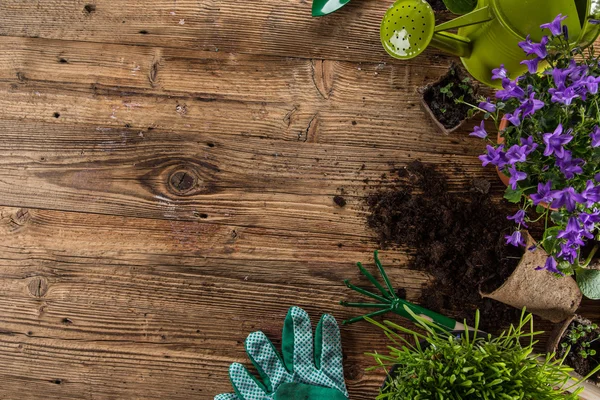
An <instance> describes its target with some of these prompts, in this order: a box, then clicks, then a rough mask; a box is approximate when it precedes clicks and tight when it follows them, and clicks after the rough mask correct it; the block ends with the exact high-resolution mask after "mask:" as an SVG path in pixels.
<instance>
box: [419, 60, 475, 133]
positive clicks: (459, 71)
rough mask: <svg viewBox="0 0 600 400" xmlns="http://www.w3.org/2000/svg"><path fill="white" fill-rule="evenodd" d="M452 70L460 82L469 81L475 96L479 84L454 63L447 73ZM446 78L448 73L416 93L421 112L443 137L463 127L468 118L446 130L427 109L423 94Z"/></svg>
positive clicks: (429, 109) (427, 105)
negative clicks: (418, 96)
mask: <svg viewBox="0 0 600 400" xmlns="http://www.w3.org/2000/svg"><path fill="white" fill-rule="evenodd" d="M452 68H454V69H455V71H456V73H457V75H458V77H459V78H460V79H461V80H462V79H464V78H469V79H471V85H472V86H473V94H474V95H476V94H477V91H478V89H479V84H478V83H477V81H475V80H472V78H471V77H470V76H469V74H467V72H465V71H464V70H463V69H462V68H461V67H459V66H458V65H457V64H456V63H454V62H453V63H452V65H451V66H450V68H449V69H448V71H450V70H451V69H452ZM446 76H448V73H446V74H444V75H442V76H441V77H440V78H439V79H438V80H437V81H435V82H433V83H429V84H427V85H426V86H423V87H420V88H417V93H419V95H420V104H421V108H422V109H423V111H424V112H425V113H426V114H427V115H429V117H430V118H431V120H432V121H433V123H434V124H435V126H436V127H437V128H438V130H439V131H440V132H441V133H443V134H445V135H449V134H450V133H452V132H454V131H455V130H457V129H458V128H460V127H461V126H463V124H464V123H465V121H466V120H467V119H469V117H465V118H464V119H463V120H462V121H460V122H459V123H458V124H457V125H456V126H453V127H452V128H446V127H445V126H444V124H442V123H441V122H440V121H438V119H437V117H436V116H435V114H434V113H433V111H432V110H431V108H429V104H427V101H425V93H426V92H427V91H428V90H429V89H431V88H432V87H434V86H436V85H438V84H439V83H440V82H442V81H443V80H444V79H445V78H446Z"/></svg>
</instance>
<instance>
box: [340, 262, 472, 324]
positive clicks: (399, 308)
mask: <svg viewBox="0 0 600 400" xmlns="http://www.w3.org/2000/svg"><path fill="white" fill-rule="evenodd" d="M374 258H375V265H377V269H378V270H379V273H380V274H381V277H382V279H383V282H384V285H385V287H384V286H383V285H382V284H381V283H379V282H378V281H377V279H376V278H375V277H374V276H373V275H372V274H371V273H370V272H369V271H367V270H366V269H365V268H364V267H363V266H362V264H361V263H357V264H356V265H357V266H358V269H359V270H360V272H361V273H362V274H363V275H364V276H365V277H366V278H367V279H368V280H369V282H371V283H372V284H373V285H375V287H376V288H377V289H378V290H379V294H378V293H373V292H369V291H367V290H365V289H361V288H359V287H357V286H354V285H353V284H351V283H350V281H348V280H345V281H344V283H345V284H346V286H347V287H348V288H350V289H352V290H354V291H356V292H358V293H360V294H362V295H364V296H367V297H370V298H372V299H374V300H376V301H377V303H349V302H346V301H342V302H340V304H341V305H343V306H346V307H360V308H372V309H377V311H374V312H371V313H369V314H366V315H362V316H360V317H355V318H351V319H349V320H346V321H344V322H343V323H344V324H352V323H354V322H358V321H361V320H363V319H365V318H372V317H375V316H378V315H382V314H386V313H389V312H393V313H396V314H398V315H400V316H402V317H404V318H408V319H410V320H412V321H415V319H414V315H418V316H420V317H421V318H425V319H427V320H429V321H431V322H432V323H433V324H435V326H437V327H438V328H440V329H441V330H446V331H453V330H464V329H465V326H464V325H463V324H461V323H460V322H457V321H455V320H453V319H452V318H448V317H445V316H443V315H440V314H438V313H436V312H433V311H431V310H428V309H426V308H423V307H421V306H418V305H416V304H413V303H411V302H409V301H406V300H404V299H402V298H400V297H399V296H398V295H397V294H396V291H395V290H394V288H393V286H392V284H391V282H390V279H389V278H388V276H387V274H386V273H385V270H384V269H383V266H382V265H381V261H379V255H378V252H377V251H375V254H374ZM408 310H410V312H409V311H408Z"/></svg>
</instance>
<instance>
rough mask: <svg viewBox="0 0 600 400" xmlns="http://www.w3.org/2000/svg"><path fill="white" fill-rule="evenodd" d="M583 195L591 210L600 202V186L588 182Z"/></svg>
mask: <svg viewBox="0 0 600 400" xmlns="http://www.w3.org/2000/svg"><path fill="white" fill-rule="evenodd" d="M581 195H582V196H583V198H584V199H585V200H586V203H585V206H586V207H588V208H590V207H592V206H593V205H594V204H596V203H598V202H600V186H595V185H594V182H593V181H591V180H589V181H587V182H586V185H585V189H584V190H583V191H582V192H581Z"/></svg>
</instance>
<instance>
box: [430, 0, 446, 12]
mask: <svg viewBox="0 0 600 400" xmlns="http://www.w3.org/2000/svg"><path fill="white" fill-rule="evenodd" d="M427 2H428V3H429V5H430V6H431V8H433V11H444V10H446V5H445V4H444V2H443V1H442V0H427Z"/></svg>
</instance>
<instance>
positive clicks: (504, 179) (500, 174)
mask: <svg viewBox="0 0 600 400" xmlns="http://www.w3.org/2000/svg"><path fill="white" fill-rule="evenodd" d="M507 126H508V120H507V119H506V118H502V120H501V121H500V125H499V126H498V139H497V140H496V142H497V143H498V144H502V143H504V138H503V137H502V136H500V132H502V131H503V130H505V129H506V127H507ZM496 172H497V173H498V177H499V178H500V180H501V181H502V183H504V185H505V186H508V184H509V181H510V178H509V177H508V176H506V174H504V172H502V171H500V168H498V167H496ZM528 197H529V196H528ZM539 205H540V206H542V207H544V208H550V209H551V210H552V211H557V210H558V209H557V208H552V207H550V205H549V204H548V203H545V202H543V201H542V202H541V203H540V204H539Z"/></svg>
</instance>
